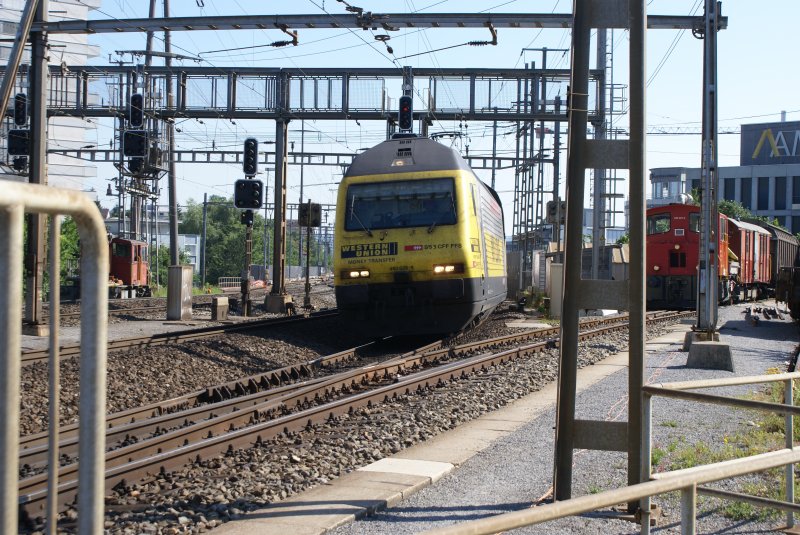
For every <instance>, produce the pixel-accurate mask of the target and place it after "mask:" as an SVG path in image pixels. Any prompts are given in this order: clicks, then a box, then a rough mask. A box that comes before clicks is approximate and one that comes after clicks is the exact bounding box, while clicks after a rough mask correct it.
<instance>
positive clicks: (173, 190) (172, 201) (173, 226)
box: [164, 0, 180, 299]
mask: <svg viewBox="0 0 800 535" xmlns="http://www.w3.org/2000/svg"><path fill="white" fill-rule="evenodd" d="M164 17H165V18H168V17H169V0H164ZM164 53H165V54H166V58H165V60H164V63H165V64H166V66H167V69H169V68H170V67H172V57H171V53H172V36H171V33H170V31H169V30H165V31H164ZM174 100H175V96H174V95H173V92H172V75H171V74H170V75H167V108H169V109H172V108H173V107H174V106H175V102H174ZM167 137H168V138H169V151H168V153H167V154H168V155H169V171H168V173H167V175H168V178H169V182H168V183H169V186H168V187H169V259H170V260H169V261H170V264H171V265H173V266H177V265H178V264H179V262H180V259H179V257H178V182H177V173H176V171H175V158H174V154H175V122H174V120H170V121H169V122H168V123H167ZM167 299H169V296H168V297H167Z"/></svg>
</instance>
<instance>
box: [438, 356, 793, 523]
mask: <svg viewBox="0 0 800 535" xmlns="http://www.w3.org/2000/svg"><path fill="white" fill-rule="evenodd" d="M794 379H800V372H793V373H783V374H775V375H759V376H752V377H736V378H731V379H716V380H707V381H686V382H675V383H664V384H652V385H646V386H645V387H644V388H643V395H644V405H643V413H644V419H643V429H642V434H643V441H642V446H643V451H642V456H641V457H642V464H643V465H644V466H643V470H642V477H643V479H645V481H644V482H643V483H639V484H636V485H631V486H628V487H624V488H621V489H614V490H609V491H605V492H601V493H598V494H591V495H588V496H581V497H579V498H573V499H571V500H565V501H560V502H555V503H550V504H546V505H541V506H537V507H534V508H530V509H524V510H521V511H514V512H512V513H505V514H502V515H497V516H492V517H488V518H483V519H480V520H474V521H470V522H463V523H461V524H456V525H453V526H447V527H443V528H439V529H434V530H430V531H428V532H426V533H428V534H436V535H466V534H470V535H478V534H490V533H499V532H501V531H506V530H509V529H515V528H521V527H525V526H532V525H534V524H540V523H543V522H548V521H551V520H556V519H559V518H563V517H566V516H572V515H578V514H582V513H588V512H590V511H595V510H597V509H601V508H604V507H611V506H614V505H618V504H620V503H630V502H634V501H637V500H641V533H642V534H643V535H647V534H649V533H650V498H651V497H652V496H656V495H658V494H663V493H665V492H673V491H680V492H681V533H684V534H687V533H691V534H693V533H695V518H696V496H697V493H698V492H700V493H703V494H707V495H712V496H716V497H720V498H726V499H732V500H738V501H745V502H748V503H751V504H754V505H758V506H764V507H772V508H776V509H782V510H784V511H786V513H787V516H786V520H787V525H788V526H789V527H791V526H793V525H794V517H793V513H794V512H800V506H798V505H796V504H795V503H794V463H797V462H800V448H799V449H794V448H793V436H792V433H793V415H794V414H800V407H797V406H795V405H794V404H793V388H792V380H794ZM781 381H782V382H784V383H785V389H784V403H783V404H780V403H769V402H765V401H755V400H749V399H737V398H731V397H725V396H721V395H715V394H706V393H699V392H690V391H689V390H692V389H704V388H717V387H725V386H739V385H749V384H758V383H773V382H781ZM653 396H663V397H669V398H673V399H684V400H690V401H700V402H705V403H715V404H722V405H728V406H732V407H738V408H745V409H752V410H761V411H770V412H776V413H779V414H783V415H784V416H785V418H786V420H785V425H786V448H785V449H781V450H777V451H771V452H768V453H762V454H759V455H751V456H749V457H742V458H739V459H733V460H729V461H723V462H719V463H714V464H709V465H704V466H696V467H693V468H686V469H683V470H675V471H672V472H662V473H658V474H652V466H651V463H650V458H651V445H650V441H651V429H652V397H653ZM780 466H783V467H785V470H786V489H785V491H786V500H785V501H780V500H771V499H767V498H761V497H758V496H748V495H745V494H739V493H733V492H728V491H722V490H718V489H710V488H705V487H701V485H705V484H707V483H712V482H714V481H719V480H722V479H728V478H732V477H737V476H742V475H746V474H751V473H755V472H761V471H764V470H769V469H771V468H778V467H780ZM651 478H652V479H651Z"/></svg>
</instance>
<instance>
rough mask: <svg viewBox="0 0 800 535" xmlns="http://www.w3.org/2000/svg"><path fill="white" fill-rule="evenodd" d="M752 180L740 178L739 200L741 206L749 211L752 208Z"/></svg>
mask: <svg viewBox="0 0 800 535" xmlns="http://www.w3.org/2000/svg"><path fill="white" fill-rule="evenodd" d="M752 198H753V179H752V178H750V177H746V178H742V191H741V193H740V195H739V199H741V201H742V206H744V207H745V208H747V209H748V210H751V209H752V208H753V202H752Z"/></svg>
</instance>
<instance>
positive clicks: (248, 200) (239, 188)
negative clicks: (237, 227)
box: [233, 178, 264, 210]
mask: <svg viewBox="0 0 800 535" xmlns="http://www.w3.org/2000/svg"><path fill="white" fill-rule="evenodd" d="M263 200H264V184H263V182H261V181H260V180H253V179H247V178H244V179H239V180H237V181H236V184H235V185H234V189H233V204H234V206H236V208H240V209H243V210H251V209H253V208H261V204H262V203H263Z"/></svg>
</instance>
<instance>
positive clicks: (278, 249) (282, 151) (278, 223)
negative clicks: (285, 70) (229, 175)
mask: <svg viewBox="0 0 800 535" xmlns="http://www.w3.org/2000/svg"><path fill="white" fill-rule="evenodd" d="M278 86H279V91H278V103H277V108H278V109H279V110H280V111H283V110H285V109H286V105H287V101H288V91H289V87H288V86H289V79H288V76H287V75H286V74H283V75H282V76H281V77H280V78H278ZM288 124H289V120H288V119H285V118H280V119H278V120H276V121H275V212H274V218H275V224H274V228H273V236H272V240H273V242H272V243H273V247H272V273H273V275H272V290H271V291H270V293H269V294H268V295H267V297H266V303H265V304H266V305H267V311H269V312H286V305H287V304H288V303H290V302H291V296H287V295H286V285H285V282H286V281H285V273H284V270H285V267H286V160H287V154H286V151H287V148H288V144H287V138H288V128H287V126H288Z"/></svg>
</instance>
